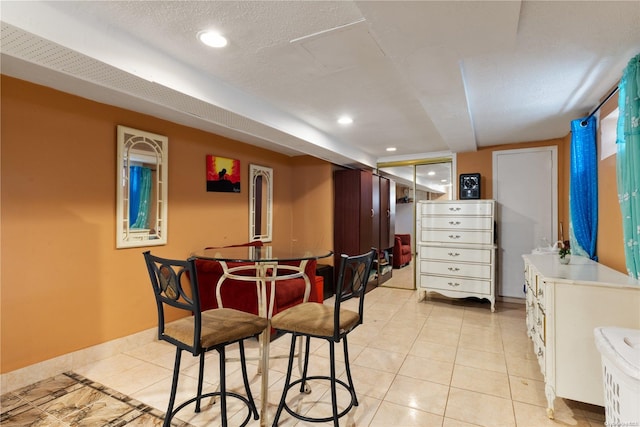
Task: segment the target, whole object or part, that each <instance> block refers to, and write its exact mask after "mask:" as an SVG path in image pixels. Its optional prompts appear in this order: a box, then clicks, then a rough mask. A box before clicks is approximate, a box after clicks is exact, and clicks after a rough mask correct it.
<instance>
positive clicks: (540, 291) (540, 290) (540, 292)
mask: <svg viewBox="0 0 640 427" xmlns="http://www.w3.org/2000/svg"><path fill="white" fill-rule="evenodd" d="M542 295H544V293H543V292H542V288H540V289H538V296H539V297H541V296H542Z"/></svg>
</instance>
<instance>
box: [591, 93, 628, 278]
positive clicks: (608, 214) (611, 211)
mask: <svg viewBox="0 0 640 427" xmlns="http://www.w3.org/2000/svg"><path fill="white" fill-rule="evenodd" d="M617 106H618V94H617V93H616V94H615V95H614V96H612V97H611V98H610V99H609V100H608V101H607V102H606V103H605V104H604V105H603V106H602V108H601V109H600V118H605V117H606V116H607V115H609V114H610V113H611V112H612V111H613V110H615V109H616V107H617ZM598 148H599V147H598ZM599 154H600V149H598V155H599ZM598 215H599V218H598V242H597V247H596V253H597V254H598V260H599V261H600V262H601V263H602V264H605V265H608V266H609V267H611V268H613V269H615V270H618V271H620V272H622V273H625V274H626V273H627V266H626V263H625V255H624V237H623V235H622V225H621V224H622V214H621V212H620V204H619V203H618V183H617V181H616V156H615V155H613V156H610V157H607V158H606V159H604V160H600V161H599V162H598Z"/></svg>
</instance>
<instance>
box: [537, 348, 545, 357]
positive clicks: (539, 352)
mask: <svg viewBox="0 0 640 427" xmlns="http://www.w3.org/2000/svg"><path fill="white" fill-rule="evenodd" d="M543 354H544V353H543V352H542V348H539V349H538V357H542V355H543Z"/></svg>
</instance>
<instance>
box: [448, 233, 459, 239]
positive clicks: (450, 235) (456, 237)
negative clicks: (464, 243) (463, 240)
mask: <svg viewBox="0 0 640 427" xmlns="http://www.w3.org/2000/svg"><path fill="white" fill-rule="evenodd" d="M449 238H450V239H459V238H460V236H459V235H458V234H455V235H454V234H449Z"/></svg>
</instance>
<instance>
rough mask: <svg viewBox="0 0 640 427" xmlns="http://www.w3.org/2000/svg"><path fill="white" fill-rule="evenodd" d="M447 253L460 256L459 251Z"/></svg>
mask: <svg viewBox="0 0 640 427" xmlns="http://www.w3.org/2000/svg"><path fill="white" fill-rule="evenodd" d="M447 255H449V256H460V254H459V253H458V252H449V253H448V254H447Z"/></svg>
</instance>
